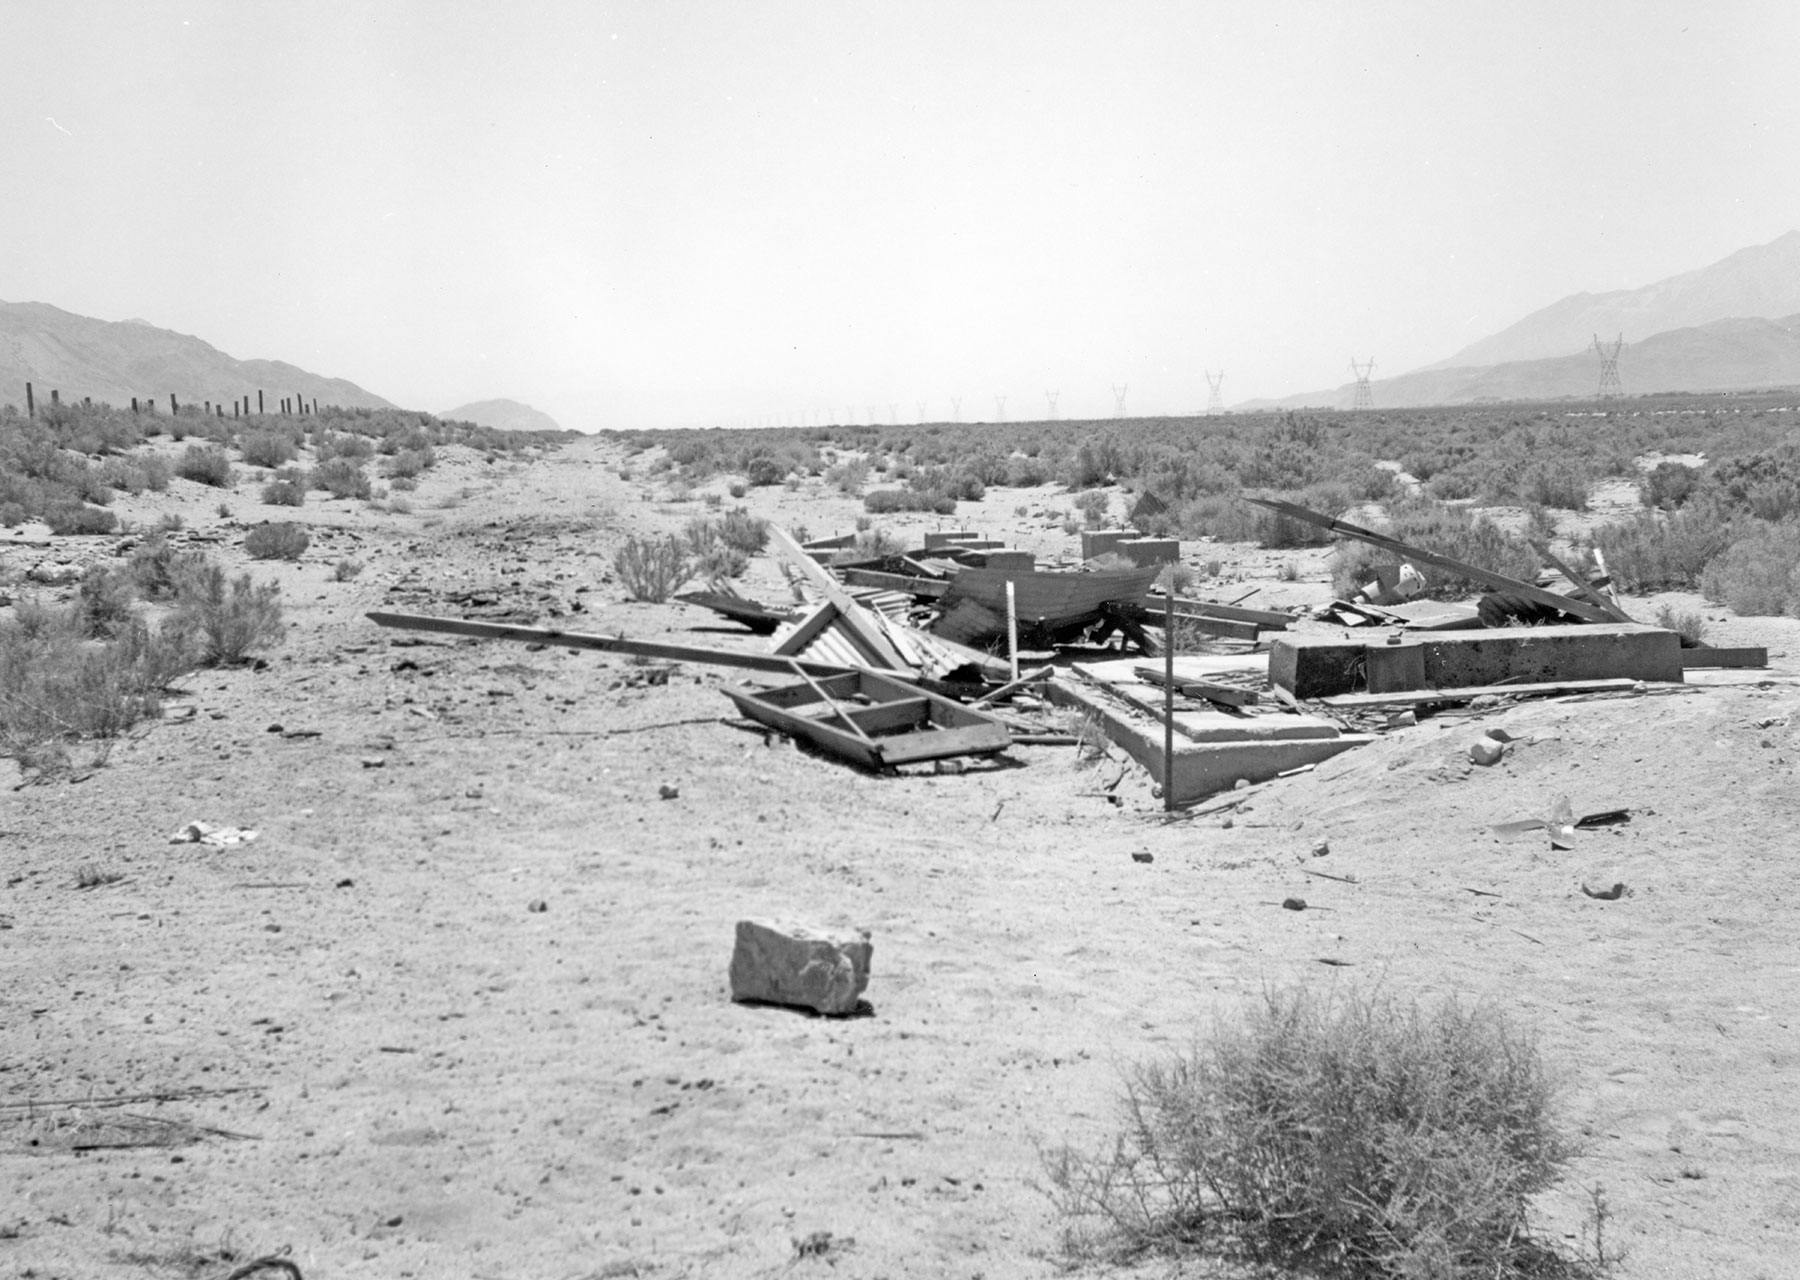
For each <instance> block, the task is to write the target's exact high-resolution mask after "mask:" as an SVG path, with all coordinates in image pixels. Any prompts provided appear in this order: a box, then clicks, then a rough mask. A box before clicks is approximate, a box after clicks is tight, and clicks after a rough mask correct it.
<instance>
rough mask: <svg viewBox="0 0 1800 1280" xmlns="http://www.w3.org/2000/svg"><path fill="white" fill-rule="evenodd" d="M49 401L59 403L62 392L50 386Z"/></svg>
mask: <svg viewBox="0 0 1800 1280" xmlns="http://www.w3.org/2000/svg"><path fill="white" fill-rule="evenodd" d="M50 403H51V404H61V403H62V392H60V391H58V390H57V389H56V388H55V387H51V388H50Z"/></svg>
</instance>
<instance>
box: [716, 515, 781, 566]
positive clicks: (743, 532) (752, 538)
mask: <svg viewBox="0 0 1800 1280" xmlns="http://www.w3.org/2000/svg"><path fill="white" fill-rule="evenodd" d="M718 523H719V540H720V541H721V542H723V543H724V544H725V545H726V546H728V547H730V548H732V549H733V550H735V551H741V552H743V553H744V554H745V555H756V554H757V553H758V552H760V551H761V550H762V549H763V548H764V547H766V546H767V545H768V544H769V522H768V521H767V520H763V519H759V518H758V517H756V516H753V515H751V514H750V513H749V512H748V511H745V510H744V509H743V508H741V507H739V508H737V509H735V510H732V511H727V512H726V513H725V514H724V515H722V516H720V517H719V522H718Z"/></svg>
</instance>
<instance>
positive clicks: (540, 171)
mask: <svg viewBox="0 0 1800 1280" xmlns="http://www.w3.org/2000/svg"><path fill="white" fill-rule="evenodd" d="M0 46H3V47H4V48H5V49H6V50H7V63H6V70H5V72H4V74H3V75H0V108H3V111H0V161H3V163H4V173H5V175H6V183H5V188H4V196H3V198H0V298H4V299H6V300H8V301H15V302H16V301H41V302H49V303H53V304H55V305H57V306H60V307H63V308H65V309H67V310H70V311H75V312H79V313H82V314H85V315H93V316H99V317H102V318H104V319H110V320H121V319H126V318H128V317H139V318H142V319H145V320H149V321H151V322H152V323H154V324H158V325H162V326H165V327H167V328H171V329H176V330H179V331H181V332H184V333H192V334H196V335H198V336H200V337H202V338H204V339H206V340H207V341H209V342H211V343H212V344H213V345H214V346H217V347H219V348H220V349H222V350H224V351H226V352H229V353H230V354H232V355H234V356H238V357H241V358H248V357H267V358H273V359H285V360H290V361H293V362H294V363H296V364H300V365H303V366H305V367H306V368H308V369H311V370H313V371H314V372H317V373H321V374H327V375H333V376H339V377H347V378H350V379H351V380H353V381H355V382H357V383H359V384H361V385H362V386H364V387H366V388H368V389H369V390H371V391H374V392H376V393H378V394H380V395H384V396H386V397H388V398H389V399H392V400H395V401H398V402H400V403H402V404H406V405H409V406H414V407H419V408H426V409H445V408H449V407H451V406H454V405H457V404H460V403H462V402H464V401H468V400H474V399H484V398H488V397H494V396H508V397H512V398H515V399H519V400H524V401H526V402H528V403H530V404H533V405H535V406H537V407H538V408H540V409H543V410H545V411H546V412H549V413H550V414H552V415H553V416H554V417H556V418H557V419H558V420H559V421H560V422H561V423H562V424H563V425H565V426H570V427H577V428H581V429H584V430H592V429H596V428H600V427H633V426H674V425H710V424H714V423H722V424H725V425H731V424H738V423H749V424H768V423H772V422H774V421H777V420H780V421H806V422H820V421H824V420H826V418H827V416H828V415H830V414H831V413H832V411H835V417H836V419H837V420H853V421H859V422H863V421H868V415H869V412H870V409H871V407H873V408H874V410H875V413H876V417H877V419H878V420H879V421H882V422H886V421H888V420H889V415H890V412H891V413H892V414H893V415H894V416H895V417H896V418H897V420H898V421H900V422H902V423H904V422H911V421H914V420H916V419H917V416H918V412H919V405H920V403H921V402H923V403H924V405H925V408H926V416H927V417H928V418H930V419H933V420H943V419H946V418H948V417H949V416H950V415H951V399H952V397H960V398H961V401H962V409H961V413H962V417H963V418H964V419H965V420H976V419H990V420H991V419H992V418H994V417H995V416H996V414H997V412H998V411H997V407H996V403H995V397H996V396H998V395H1004V396H1005V397H1006V407H1005V414H1006V416H1007V417H1008V418H1010V419H1013V420H1020V419H1024V418H1042V417H1045V416H1047V404H1046V401H1045V398H1044V393H1045V392H1046V391H1056V392H1060V401H1059V409H1060V414H1061V416H1063V417H1077V416H1110V415H1111V414H1112V412H1113V409H1114V401H1113V395H1112V391H1111V389H1110V388H1112V387H1114V386H1117V385H1121V384H1122V385H1125V386H1128V387H1129V392H1128V400H1127V406H1128V409H1129V410H1130V411H1131V412H1133V413H1179V412H1187V411H1192V410H1195V409H1198V408H1201V407H1203V406H1204V405H1205V404H1206V401H1207V385H1206V381H1205V378H1204V376H1203V371H1204V370H1206V369H1211V370H1213V371H1214V372H1218V371H1220V370H1223V371H1224V373H1225V382H1224V395H1225V398H1226V400H1227V401H1228V402H1236V401H1241V400H1244V399H1247V398H1250V397H1253V396H1268V395H1279V394H1286V393H1291V392H1296V391H1303V390H1309V389H1313V388H1319V387H1328V386H1334V385H1337V384H1339V383H1341V382H1344V381H1347V380H1349V376H1350V375H1349V373H1348V368H1347V366H1348V364H1349V361H1350V358H1351V357H1352V356H1353V355H1354V356H1356V357H1357V358H1359V359H1366V358H1368V357H1373V358H1374V359H1375V361H1376V371H1375V373H1376V377H1377V378H1380V377H1382V376H1384V375H1391V374H1397V373H1401V372H1404V371H1405V370H1407V369H1410V368H1415V367H1417V366H1419V365H1423V364H1428V363H1430V362H1432V361H1435V360H1439V359H1442V358H1444V357H1445V356H1448V355H1450V354H1451V353H1453V352H1454V351H1456V350H1457V349H1459V348H1460V347H1462V346H1464V345H1465V344H1467V343H1468V342H1470V341H1472V340H1474V339H1476V338H1478V337H1482V336H1485V335H1487V334H1489V333H1491V332H1493V331H1495V330H1498V329H1500V328H1503V327H1504V326H1506V325H1508V324H1510V323H1512V322H1513V321H1515V320H1517V319H1519V318H1520V317H1521V316H1523V315H1525V314H1526V313H1527V312H1530V311H1533V310H1536V309H1537V308H1539V307H1541V306H1544V305H1547V304H1549V303H1550V302H1553V301H1555V300H1556V299H1558V298H1560V297H1562V296H1564V295H1565V294H1568V293H1572V292H1576V291H1580V290H1593V291H1600V290H1607V289H1618V288H1629V287H1635V286H1638V285H1642V284H1647V283H1650V282H1651V281H1654V280H1657V279H1660V278H1662V277H1664V276H1668V275H1671V274H1674V273H1676V272H1680V271H1686V270H1691V269H1693V268H1696V267H1700V266H1703V265H1706V264H1707V263H1710V262H1713V261H1715V260H1717V259H1718V258H1721V257H1723V256H1725V255H1726V254H1727V253H1730V252H1732V251H1734V250H1737V249H1740V248H1744V247H1746V246H1748V245H1752V244H1760V243H1764V242H1767V241H1769V240H1772V239H1774V238H1775V237H1776V236H1778V235H1780V234H1781V233H1783V232H1785V231H1788V230H1791V229H1794V228H1796V227H1800V5H1796V4H1794V3H1793V0H1768V2H1766V3H1763V2H1757V0H1744V2H1741V3H1731V2H1730V0H1725V2H1723V3H1721V2H1718V0H1707V2H1706V3H1686V4H1675V3H1655V2H1645V0H1633V2H1630V3H1625V2H1620V3H1582V2H1581V0H1554V2H1549V0H1546V2H1542V3H1538V2H1531V0H1519V2H1514V3H1504V4H1502V3H1479V2H1471V0H1457V2H1456V3H1441V2H1440V0H1428V2H1427V0H1421V2H1418V3H1387V2H1379V0H1377V2H1372V3H1322V2H1321V3H1305V4H1282V3H1268V2H1263V0H1257V2H1254V3H1251V2H1245V3H1204V2H1195V3H1186V4H1152V3H1129V2H1123V3H1121V2H1118V0H1113V2H1110V3H1100V2H1099V0H1094V2H1093V3H1081V4H1063V3H1052V2H1048V0H1032V2H1031V3H998V2H993V0H957V2H953V3H942V4H939V3H921V2H910V3H904V4H898V3H883V2H880V0H867V2H863V0H820V2H818V3H810V2H807V3H802V2H797V0H770V2H767V3H760V2H758V0H731V2H729V3H727V2H725V0H718V2H715V3H708V4H695V3H669V2H666V0H659V2H657V3H641V4H611V3H566V4H565V3H526V2H521V0H513V2H510V3H478V2H474V0H431V2H428V3H427V2H417V3H413V2H404V0H402V2H396V3H386V4H384V3H379V2H371V3H355V4H331V3H320V2H318V0H307V2H305V3H287V4H282V3H251V4H246V3H241V2H237V0H233V2H229V3H187V4H178V3H155V2H154V0H121V2H119V3H105V4H101V3H81V2H79V0H71V2H65V3H51V2H50V0H45V2H44V3H28V2H26V0H3V2H0ZM890 406H892V408H890Z"/></svg>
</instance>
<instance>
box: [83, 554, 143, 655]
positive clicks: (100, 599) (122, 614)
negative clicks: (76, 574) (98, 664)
mask: <svg viewBox="0 0 1800 1280" xmlns="http://www.w3.org/2000/svg"><path fill="white" fill-rule="evenodd" d="M136 599H137V584H136V583H135V582H134V581H132V577H131V570H130V569H129V568H124V567H122V568H113V567H112V566H110V565H104V564H96V565H90V566H88V571H87V572H86V573H85V574H83V575H82V578H81V587H80V590H79V591H77V592H76V595H75V614H76V617H78V618H79V619H80V622H81V633H82V634H83V635H85V636H89V637H92V638H94V639H101V640H105V639H111V638H112V637H113V636H116V635H118V634H119V633H120V632H121V631H123V630H124V629H125V628H126V627H127V626H129V625H130V623H131V620H132V618H133V617H134V616H135V615H134V614H133V613H132V605H133V603H134V602H135V601H136Z"/></svg>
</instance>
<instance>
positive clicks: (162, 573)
mask: <svg viewBox="0 0 1800 1280" xmlns="http://www.w3.org/2000/svg"><path fill="white" fill-rule="evenodd" d="M205 563H206V557H205V556H204V555H202V554H200V553H199V552H196V551H177V550H176V549H175V548H174V547H172V546H170V545H169V539H168V537H167V531H165V530H163V529H157V530H156V531H155V532H153V533H151V534H150V535H149V536H148V537H146V538H145V539H144V540H143V541H142V542H140V543H138V545H137V548H136V549H135V550H134V551H133V552H132V553H131V560H130V561H129V562H128V564H127V566H126V568H127V570H128V571H129V572H130V574H131V580H132V583H133V584H134V585H135V586H136V587H137V591H138V594H139V595H141V596H142V597H143V598H144V599H146V600H154V601H158V602H162V601H168V600H173V599H175V598H176V597H177V596H178V595H180V594H181V589H182V584H183V583H185V582H186V581H187V579H188V577H189V576H190V575H191V574H192V573H193V571H194V570H196V569H198V568H199V567H201V566H202V565H204V564H205Z"/></svg>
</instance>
